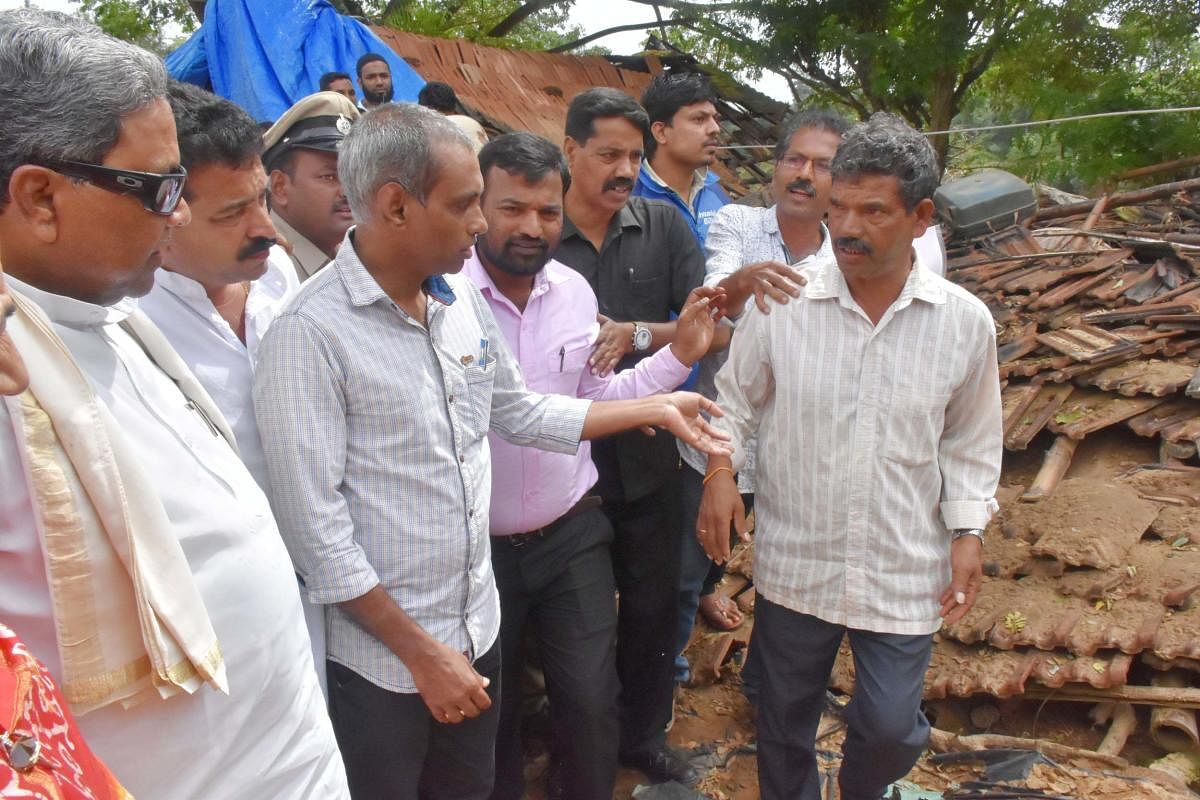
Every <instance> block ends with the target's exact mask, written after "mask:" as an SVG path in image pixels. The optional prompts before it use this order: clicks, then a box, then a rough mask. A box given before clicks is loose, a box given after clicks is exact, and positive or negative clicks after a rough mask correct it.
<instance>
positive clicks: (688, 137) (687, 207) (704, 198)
mask: <svg viewBox="0 0 1200 800" xmlns="http://www.w3.org/2000/svg"><path fill="white" fill-rule="evenodd" d="M642 106H643V107H644V108H645V109H646V113H647V114H648V115H649V117H650V134H649V135H648V136H647V137H646V158H645V160H644V161H642V168H641V170H640V171H639V172H638V179H637V186H635V187H634V190H633V194H634V196H636V197H646V198H649V199H653V200H665V201H666V202H668V203H671V204H672V205H674V206H675V207H676V208H678V209H679V211H680V213H682V214H683V217H684V219H686V220H687V223H688V226H689V227H690V228H691V229H692V233H694V234H695V235H696V240H697V241H698V242H699V243H700V246H701V247H703V246H704V236H705V234H706V233H708V223H709V222H710V221H711V220H712V218H713V215H715V214H716V213H717V209H719V208H720V207H721V206H723V205H725V204H726V203H728V202H729V196H728V195H727V194H725V191H724V190H723V189H722V188H721V186H720V184H719V183H718V182H717V176H716V173H713V172H710V171H709V169H708V168H709V166H711V165H712V163H713V160H714V159H715V158H716V157H717V148H718V147H719V146H720V144H721V140H720V136H721V126H720V125H719V124H718V122H717V109H716V106H715V105H714V104H713V92H712V87H711V86H710V85H709V83H708V79H707V78H705V77H704V76H702V75H695V74H687V75H659V76H658V77H656V78H655V79H654V80H653V81H651V82H650V86H649V87H647V88H646V92H645V93H644V94H643V95H642Z"/></svg>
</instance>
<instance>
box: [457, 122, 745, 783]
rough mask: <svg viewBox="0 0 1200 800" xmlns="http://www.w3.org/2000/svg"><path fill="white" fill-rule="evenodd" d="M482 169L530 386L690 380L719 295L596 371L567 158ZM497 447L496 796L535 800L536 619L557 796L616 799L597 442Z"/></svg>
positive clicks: (498, 278)
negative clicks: (528, 753)
mask: <svg viewBox="0 0 1200 800" xmlns="http://www.w3.org/2000/svg"><path fill="white" fill-rule="evenodd" d="M479 165H480V169H481V171H482V172H483V178H484V185H485V188H484V194H483V199H482V206H483V213H484V217H485V218H486V219H487V223H488V231H487V233H486V234H484V235H483V236H482V237H480V239H479V240H478V241H477V243H476V247H475V255H474V256H473V257H472V258H471V259H469V260H468V261H467V262H466V264H465V266H464V267H463V274H464V275H467V276H468V277H469V278H470V279H471V280H472V281H474V283H475V284H476V285H477V286H478V287H479V289H480V291H481V292H482V294H483V297H484V299H486V300H487V302H488V304H489V305H490V307H491V309H492V313H493V314H494V315H495V317H496V322H497V323H498V324H499V326H500V329H501V330H502V331H503V332H504V337H505V339H506V340H507V342H508V345H509V347H510V349H511V350H512V352H513V353H514V354H515V355H516V357H517V359H518V360H519V361H520V364H521V371H522V373H523V374H524V377H525V382H526V384H527V385H528V386H529V388H530V389H532V390H534V391H539V392H548V393H557V394H566V395H571V396H578V397H583V398H591V399H595V400H602V399H603V400H615V399H630V398H637V397H644V396H647V395H651V394H656V393H659V392H669V391H671V390H673V389H674V388H675V387H676V386H678V385H679V384H680V383H682V382H683V381H684V380H685V379H686V378H687V376H688V373H689V371H690V368H691V365H692V363H693V362H695V361H696V360H697V359H698V358H700V357H701V356H703V355H704V353H705V352H706V351H707V350H708V346H709V344H710V342H711V340H712V332H713V327H714V317H715V316H716V312H715V311H714V310H713V309H714V307H715V306H716V305H717V304H718V302H719V299H720V296H721V292H720V290H705V289H699V290H697V291H696V292H694V293H693V294H692V296H691V297H689V303H688V305H687V306H686V307H685V309H684V311H683V313H682V314H681V315H680V319H679V324H678V326H677V329H676V335H675V339H674V341H673V343H672V344H671V345H670V346H669V347H664V348H663V349H662V350H660V351H659V352H658V353H656V354H655V355H654V356H652V357H650V358H647V359H644V360H643V361H641V362H640V363H639V364H638V365H637V366H636V367H635V368H633V369H629V370H626V371H624V372H621V373H617V374H609V375H607V376H605V377H597V376H596V375H593V374H592V371H591V370H590V369H589V368H588V357H589V356H590V355H591V352H592V349H593V347H594V346H595V343H596V336H597V334H598V332H599V324H598V323H597V321H596V315H597V302H596V296H595V294H594V293H593V292H592V289H591V287H590V286H589V285H588V283H587V281H586V280H584V279H583V278H582V277H581V276H580V275H579V273H577V272H576V271H575V270H573V269H571V268H570V267H567V266H565V265H563V264H560V263H559V262H557V261H554V260H553V259H551V258H550V255H551V254H552V253H553V252H554V249H555V248H556V247H557V246H558V242H559V239H560V237H561V234H562V226H563V210H562V209H563V193H564V191H565V190H566V188H567V186H568V185H569V183H570V175H569V173H568V172H567V166H566V161H565V159H564V158H563V155H562V153H561V151H560V150H559V149H558V148H557V147H556V146H555V145H553V144H551V143H550V142H549V141H547V140H545V139H543V138H541V137H539V136H535V135H533V134H530V133H512V134H507V135H505V136H501V137H499V138H497V139H496V140H495V141H493V142H491V143H490V144H488V145H487V146H485V147H484V148H483V150H482V151H481V152H480V154H479ZM489 438H490V445H491V448H492V466H493V469H492V505H491V520H490V522H491V543H492V564H493V568H494V571H495V574H496V584H497V586H498V587H499V590H500V609H501V621H500V643H501V663H502V670H503V671H502V677H501V686H502V691H501V699H500V706H501V708H500V729H499V732H498V734H497V737H496V741H497V745H496V785H495V790H494V791H493V793H492V800H518V798H520V797H521V796H522V794H523V792H524V780H523V774H522V761H523V753H522V747H521V736H520V723H521V720H520V705H521V689H520V686H521V672H522V666H523V664H522V658H521V656H522V644H523V641H524V635H525V629H526V624H527V623H528V624H529V625H531V626H532V630H533V631H534V633H535V636H536V639H537V643H538V649H539V651H540V654H541V658H542V665H543V668H544V670H545V675H546V690H547V693H548V694H549V697H550V707H551V713H552V718H553V722H554V729H555V736H554V742H555V752H554V754H553V766H552V769H553V770H554V771H556V772H558V773H559V774H560V775H562V776H564V777H566V778H567V781H566V782H567V783H569V786H563V787H562V794H561V795H559V796H561V797H567V798H572V799H573V800H576V799H577V800H610V798H611V797H612V795H613V783H614V780H615V777H616V767H617V745H618V740H619V732H618V720H617V695H618V692H619V688H620V687H619V684H618V680H617V672H616V634H617V614H616V604H615V602H614V594H615V582H614V579H613V572H612V562H611V557H610V554H609V543H610V542H611V540H612V535H613V534H612V529H611V527H610V526H609V523H608V521H607V519H606V517H605V516H604V514H603V513H601V512H600V498H599V497H598V496H596V495H594V494H590V493H589V492H590V491H591V489H592V487H593V485H594V484H595V482H596V478H597V473H596V468H595V466H593V464H592V460H591V453H590V450H589V449H588V446H587V445H586V443H585V444H583V445H581V446H580V448H579V451H578V452H577V453H576V454H574V455H564V454H556V453H548V452H542V451H538V450H533V449H530V448H523V447H516V446H514V445H511V444H509V443H507V442H505V441H503V440H502V439H499V438H498V437H496V436H494V435H491V434H489ZM663 646H664V647H669V646H671V643H670V642H664V643H663Z"/></svg>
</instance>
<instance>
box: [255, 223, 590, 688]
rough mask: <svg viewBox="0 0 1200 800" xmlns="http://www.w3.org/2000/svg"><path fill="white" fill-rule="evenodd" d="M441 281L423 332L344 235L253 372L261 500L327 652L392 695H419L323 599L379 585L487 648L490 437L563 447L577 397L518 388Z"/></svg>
mask: <svg viewBox="0 0 1200 800" xmlns="http://www.w3.org/2000/svg"><path fill="white" fill-rule="evenodd" d="M446 281H447V282H448V284H449V286H450V287H451V288H452V289H453V291H454V292H455V293H457V299H456V300H455V301H454V302H453V303H451V304H450V305H443V304H441V303H439V302H437V301H435V300H433V299H431V300H430V302H429V312H428V329H426V328H425V327H424V326H422V325H420V324H418V323H417V322H416V321H414V320H413V319H412V318H411V317H409V316H408V315H407V314H405V313H404V312H403V311H402V310H401V309H400V308H399V306H397V305H396V304H395V303H393V302H392V301H391V300H390V299H389V298H388V297H387V295H386V294H384V292H383V290H382V289H380V288H379V285H378V284H377V283H376V282H375V280H374V279H373V278H372V277H371V275H370V274H369V273H368V272H367V270H366V268H365V267H364V266H363V265H362V262H361V261H359V259H358V256H357V254H356V253H355V251H354V246H353V242H352V238H351V237H347V239H346V241H345V242H343V243H342V247H341V249H340V250H339V251H338V254H337V257H336V258H335V259H334V261H333V263H332V264H331V265H330V266H329V267H327V268H326V269H323V270H321V272H319V273H317V274H316V275H314V276H313V277H312V278H310V279H309V280H308V281H307V282H306V283H305V284H304V286H303V287H302V288H301V289H300V293H299V294H298V295H297V296H296V298H295V299H294V300H293V301H292V303H291V304H290V305H289V306H288V308H287V309H285V310H284V312H283V313H282V314H281V315H280V316H279V317H278V318H277V319H276V320H275V322H274V324H272V326H271V328H270V330H269V331H268V332H267V335H266V338H265V339H264V340H263V342H262V345H261V347H260V348H259V356H258V367H257V370H256V373H255V387H254V402H255V409H256V412H257V416H258V426H259V430H260V432H261V433H262V439H263V446H264V449H265V450H266V454H267V467H268V470H269V472H270V475H271V488H272V497H271V500H272V505H273V507H274V508H275V510H276V513H277V519H278V520H279V527H280V530H281V532H282V533H283V536H284V540H285V541H286V542H287V545H288V550H289V551H290V552H291V554H292V559H293V561H294V562H295V565H296V570H297V572H299V573H300V575H301V577H302V578H303V579H304V582H305V586H306V591H307V594H308V597H309V599H311V600H312V601H313V602H315V603H327V604H331V608H330V615H329V639H328V644H327V647H328V657H329V658H330V659H331V660H333V661H336V662H337V663H339V664H342V665H343V666H345V667H347V668H349V669H352V670H354V671H355V672H357V673H359V674H360V675H362V676H363V677H365V678H367V679H368V680H370V681H372V682H373V683H375V684H376V685H378V686H381V687H383V688H385V689H389V690H391V691H396V692H409V693H411V692H415V691H416V686H415V685H414V684H413V679H412V675H411V673H409V671H408V669H406V668H405V666H404V664H403V662H401V661H400V659H399V658H398V657H397V656H396V655H395V654H393V653H392V652H391V651H390V650H389V649H388V648H387V647H386V646H385V645H384V644H383V643H382V642H380V641H379V640H378V639H376V638H375V637H374V636H372V635H371V634H369V633H367V632H366V631H365V630H364V629H363V628H362V627H360V626H359V625H358V624H357V623H356V622H355V621H354V620H353V619H352V618H351V617H350V616H349V615H348V614H347V613H346V612H345V611H343V610H342V609H341V608H339V607H338V606H337V605H332V604H336V603H339V602H342V601H345V600H352V599H354V598H356V597H360V596H361V595H363V594H365V593H366V592H368V591H369V590H371V589H372V588H374V587H375V586H376V585H377V584H379V585H382V586H383V588H384V589H385V590H386V591H387V592H388V594H389V595H390V596H391V598H392V599H393V600H394V601H395V602H396V603H397V605H399V606H400V608H401V609H402V610H403V611H404V612H405V613H406V614H407V615H408V616H409V617H411V618H412V619H413V621H415V622H416V623H417V624H418V625H420V626H421V627H422V628H424V629H425V631H426V632H428V633H429V634H430V635H431V636H433V637H434V638H435V639H437V640H438V641H440V642H442V643H444V644H447V645H449V646H451V647H453V648H454V649H456V650H458V651H460V652H463V653H466V654H467V655H468V656H469V657H470V658H472V659H474V658H477V657H479V656H481V655H483V654H484V653H485V652H487V650H488V649H489V648H491V646H492V645H493V644H494V643H495V641H496V636H497V634H498V632H499V629H500V605H499V597H498V595H497V593H496V582H495V579H494V577H493V575H492V564H491V551H490V548H489V544H488V511H489V508H488V506H489V500H490V496H491V458H490V455H489V451H488V444H487V433H488V430H489V428H490V429H491V430H492V431H495V432H496V433H498V434H499V435H500V436H502V437H504V438H505V439H506V440H508V441H511V442H513V443H515V444H522V445H536V446H537V447H540V448H543V449H547V450H553V451H556V452H562V453H573V452H575V451H576V449H577V448H578V445H579V437H580V434H581V432H582V430H583V420H584V416H585V415H586V414H587V408H588V406H589V405H590V401H587V400H576V399H573V398H566V397H561V396H557V395H541V394H534V393H531V392H529V391H528V390H527V389H526V388H525V384H524V382H523V381H522V379H521V371H520V367H519V366H518V364H517V362H516V360H515V359H514V358H513V357H512V355H511V353H510V352H509V350H508V348H507V346H506V345H505V343H504V335H503V334H502V333H501V332H500V329H499V328H498V327H497V326H496V321H495V319H494V318H493V317H492V313H491V311H490V310H489V309H488V307H487V303H486V301H484V299H483V297H482V296H481V295H480V294H479V290H478V289H476V288H475V286H474V285H473V284H472V283H471V282H470V281H469V280H468V279H466V278H464V277H462V276H459V275H451V276H446ZM485 342H486V345H485V344H484V343H485ZM485 351H486V353H487V358H486V361H485V359H484V358H483V355H484V352H485Z"/></svg>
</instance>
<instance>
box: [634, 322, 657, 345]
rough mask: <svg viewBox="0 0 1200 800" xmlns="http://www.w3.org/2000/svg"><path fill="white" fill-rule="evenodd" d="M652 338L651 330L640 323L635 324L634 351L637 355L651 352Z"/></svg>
mask: <svg viewBox="0 0 1200 800" xmlns="http://www.w3.org/2000/svg"><path fill="white" fill-rule="evenodd" d="M652 338H653V337H651V335H650V329H649V328H647V327H646V326H645V325H643V324H642V323H640V322H635V323H633V350H634V352H635V353H644V352H645V351H647V350H649V349H650V341H651V339H652Z"/></svg>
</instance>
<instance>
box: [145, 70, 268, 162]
mask: <svg viewBox="0 0 1200 800" xmlns="http://www.w3.org/2000/svg"><path fill="white" fill-rule="evenodd" d="M167 99H168V100H169V101H170V103H171V112H172V113H173V114H174V115H175V133H176V136H177V138H178V139H179V163H181V164H182V165H183V166H184V167H186V168H187V169H189V170H193V171H195V170H197V169H199V168H200V167H204V166H208V165H209V164H220V165H222V166H226V167H232V168H235V169H236V168H237V167H241V166H244V165H245V164H246V163H247V162H250V161H253V160H254V159H257V158H258V157H259V156H261V155H262V147H263V140H262V129H261V128H260V127H259V125H258V123H257V122H255V121H254V120H253V119H252V118H251V117H250V115H249V114H247V113H246V112H245V111H243V110H242V109H241V108H240V107H238V106H237V105H235V104H233V103H231V102H230V101H228V100H226V99H225V98H223V97H217V96H216V95H215V94H213V93H212V92H208V91H205V90H204V89H201V88H200V87H199V86H196V85H194V84H191V83H182V82H180V81H171V84H170V86H169V87H168V88H167Z"/></svg>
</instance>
